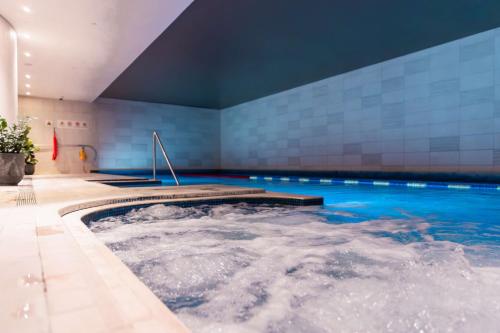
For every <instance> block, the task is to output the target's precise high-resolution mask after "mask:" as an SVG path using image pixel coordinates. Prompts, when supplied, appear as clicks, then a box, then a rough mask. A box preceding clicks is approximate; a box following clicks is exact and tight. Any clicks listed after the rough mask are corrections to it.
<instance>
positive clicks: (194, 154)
mask: <svg viewBox="0 0 500 333" xmlns="http://www.w3.org/2000/svg"><path fill="white" fill-rule="evenodd" d="M97 107H98V116H97V117H98V120H99V122H98V125H97V128H98V137H99V144H98V147H99V149H100V156H99V168H145V167H147V168H149V167H151V163H152V160H151V145H152V143H151V141H152V138H151V135H152V131H153V130H157V131H158V133H159V135H160V137H161V140H162V142H163V144H164V145H165V148H166V149H167V152H168V154H169V157H170V158H171V160H172V163H173V164H174V166H175V167H176V168H183V169H186V168H188V169H215V168H219V161H220V112H219V111H218V110H211V109H199V108H192V107H181V106H173V105H164V104H152V103H141V102H128V101H120V100H111V99H100V100H98V102H97ZM158 151H159V149H158ZM158 156H160V153H158ZM158 163H161V165H162V166H165V161H164V159H163V157H159V158H158Z"/></svg>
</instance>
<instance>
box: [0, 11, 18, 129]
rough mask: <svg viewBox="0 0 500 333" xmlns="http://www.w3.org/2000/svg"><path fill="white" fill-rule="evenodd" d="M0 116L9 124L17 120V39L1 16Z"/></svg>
mask: <svg viewBox="0 0 500 333" xmlns="http://www.w3.org/2000/svg"><path fill="white" fill-rule="evenodd" d="M0 116H2V117H4V118H6V119H7V121H9V123H11V122H13V121H15V120H16V119H17V37H16V33H15V30H14V28H13V27H12V26H11V25H10V23H9V22H7V20H5V19H4V18H3V17H2V16H0Z"/></svg>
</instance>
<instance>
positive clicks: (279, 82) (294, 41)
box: [101, 0, 500, 108]
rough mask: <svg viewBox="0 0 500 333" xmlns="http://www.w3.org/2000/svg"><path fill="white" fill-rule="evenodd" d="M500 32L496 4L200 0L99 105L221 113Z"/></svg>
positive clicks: (486, 0)
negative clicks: (142, 104)
mask: <svg viewBox="0 0 500 333" xmlns="http://www.w3.org/2000/svg"><path fill="white" fill-rule="evenodd" d="M144 19H145V20H147V19H148V18H147V17H145V18H144ZM497 26H500V1H499V0H365V1H361V0H195V1H194V2H193V3H192V4H191V5H190V6H189V7H188V8H187V9H186V10H185V11H184V13H183V14H182V15H181V16H179V18H177V20H176V21H175V22H174V23H173V24H172V25H170V27H168V28H167V29H166V30H165V31H164V32H163V33H162V34H161V35H160V36H159V37H158V38H157V39H156V40H155V41H154V42H153V43H152V44H151V45H150V46H149V47H148V48H147V49H146V50H145V51H144V52H143V53H142V54H141V55H140V56H139V57H138V58H137V59H136V60H135V61H134V62H133V63H132V64H131V65H130V66H129V67H128V68H127V69H126V70H125V71H124V72H123V73H122V74H121V75H120V76H119V77H118V78H117V79H116V80H115V81H114V82H113V83H112V84H111V85H110V86H109V87H108V88H107V89H106V90H105V91H104V92H103V93H102V95H101V97H109V98H120V99H127V100H138V101H147V102H157V103H166V104H178V105H189V106H199V107H209V108H224V107H228V106H232V105H236V104H239V103H242V102H245V101H249V100H253V99H256V98H259V97H263V96H267V95H270V94H273V93H276V92H279V91H282V90H286V89H290V88H293V87H296V86H300V85H303V84H306V83H309V82H313V81H317V80H320V79H323V78H326V77H329V76H333V75H336V74H340V73H344V72H347V71H350V70H353V69H356V68H360V67H364V66H367V65H371V64H375V63H378V62H381V61H384V60H388V59H391V58H394V57H398V56H401V55H404V54H408V53H411V52H414V51H418V50H422V49H425V48H428V47H431V46H435V45H439V44H442V43H445V42H448V41H451V40H455V39H458V38H461V37H465V36H468V35H472V34H475V33H478V32H482V31H485V30H489V29H492V28H494V27H497Z"/></svg>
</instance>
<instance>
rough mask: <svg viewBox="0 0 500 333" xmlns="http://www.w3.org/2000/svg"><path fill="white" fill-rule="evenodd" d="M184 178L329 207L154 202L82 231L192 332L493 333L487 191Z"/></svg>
mask: <svg viewBox="0 0 500 333" xmlns="http://www.w3.org/2000/svg"><path fill="white" fill-rule="evenodd" d="M165 178H166V179H163V180H162V181H163V182H164V184H170V183H171V182H173V180H172V179H171V177H165ZM180 180H181V183H183V184H203V183H205V184H213V183H222V184H226V185H237V186H245V187H248V186H249V187H259V188H264V189H266V190H267V191H273V192H289V193H296V194H305V195H316V196H318V195H320V196H323V197H324V205H322V206H312V207H294V206H286V205H272V204H249V203H244V202H243V203H238V204H217V205H206V204H202V205H197V206H189V207H182V206H176V205H152V206H148V207H140V208H134V209H132V210H130V211H128V212H127V213H124V214H121V215H113V216H106V217H101V218H99V217H98V216H95V217H94V218H93V220H91V221H90V222H89V227H90V230H92V231H93V232H94V233H95V234H96V236H97V238H98V239H100V240H102V241H103V242H104V243H105V244H106V245H107V246H108V247H109V248H110V249H111V250H112V251H113V252H114V253H115V254H116V255H117V256H118V257H119V258H120V259H122V260H123V262H124V263H125V264H126V265H127V266H128V267H129V268H130V269H131V270H132V271H133V272H134V273H135V274H136V275H137V276H138V277H139V278H140V279H141V280H142V281H143V282H144V283H145V284H146V285H147V286H148V287H150V288H151V290H152V291H153V292H154V293H155V294H156V295H157V296H158V297H159V298H160V299H161V300H162V301H163V302H164V304H165V305H167V306H168V307H169V308H170V309H171V310H172V311H173V312H174V313H176V314H177V315H178V316H179V318H180V319H181V320H182V321H183V322H184V323H186V325H187V326H188V327H189V328H191V329H192V330H193V332H325V331H327V330H325V329H324V328H325V327H342V329H341V330H340V331H353V332H412V331H416V332H419V331H423V332H457V331H458V332H460V331H470V332H494V331H496V330H497V328H498V324H499V323H498V313H499V310H500V288H499V287H500V225H499V222H500V205H499V203H500V192H499V191H497V190H496V189H493V190H491V189H490V190H487V189H486V190H465V191H464V190H463V189H423V188H414V187H409V188H408V187H402V186H398V187H388V186H382V187H380V186H379V187H373V186H371V187H370V186H363V185H352V184H349V185H330V184H329V185H325V184H316V185H309V184H307V185H305V184H304V183H300V184H291V183H290V182H288V181H286V182H282V181H278V182H271V181H268V182H265V181H264V182H262V181H252V180H247V179H235V178H208V177H181V178H180ZM324 182H325V181H324ZM444 300H446V301H444ZM365 319H369V320H365Z"/></svg>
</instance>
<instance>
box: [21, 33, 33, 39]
mask: <svg viewBox="0 0 500 333" xmlns="http://www.w3.org/2000/svg"><path fill="white" fill-rule="evenodd" d="M21 37H23V38H25V39H30V38H31V35H30V34H29V33H27V32H23V33H22V34H21Z"/></svg>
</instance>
